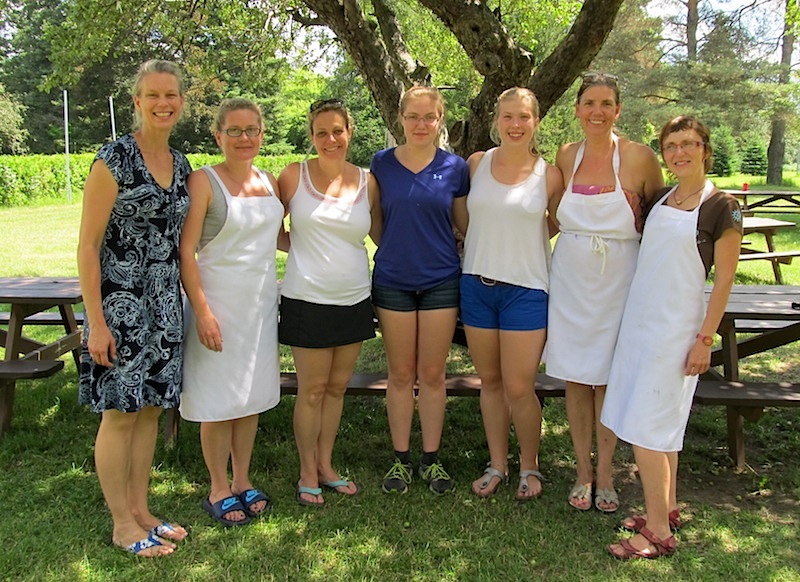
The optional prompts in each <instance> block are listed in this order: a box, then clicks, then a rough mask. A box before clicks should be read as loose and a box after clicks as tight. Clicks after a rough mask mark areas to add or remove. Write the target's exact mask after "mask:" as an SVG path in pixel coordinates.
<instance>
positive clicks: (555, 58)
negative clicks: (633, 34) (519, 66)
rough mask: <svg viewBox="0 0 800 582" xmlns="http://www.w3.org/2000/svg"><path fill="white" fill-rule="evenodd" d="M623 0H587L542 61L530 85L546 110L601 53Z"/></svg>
mask: <svg viewBox="0 0 800 582" xmlns="http://www.w3.org/2000/svg"><path fill="white" fill-rule="evenodd" d="M622 2H623V0H586V1H585V2H584V3H583V8H581V11H580V13H578V17H577V18H576V19H575V22H574V23H573V24H572V28H570V29H569V32H568V33H567V36H566V37H565V38H564V40H562V41H561V42H560V43H559V45H558V46H557V47H556V49H555V50H554V51H553V52H552V53H551V54H550V55H549V56H548V57H547V58H546V59H545V60H544V62H542V64H541V65H540V66H539V68H538V69H537V71H536V74H535V75H534V76H533V78H532V79H531V81H530V83H529V85H528V87H530V89H531V90H532V91H533V92H534V93H536V96H537V97H538V98H539V106H540V107H541V115H542V117H544V115H545V114H546V113H547V111H548V110H549V109H550V107H552V106H553V104H555V102H556V101H557V100H558V98H559V97H561V95H563V94H564V92H565V91H566V90H567V89H569V87H570V86H571V85H572V82H573V81H574V80H575V79H576V78H577V77H578V75H580V74H581V73H582V72H583V71H585V70H586V69H587V68H588V67H589V65H590V64H591V62H592V60H593V59H594V58H595V57H596V56H597V53H598V52H600V49H601V48H602V46H603V43H604V42H605V40H606V38H607V37H608V34H609V33H610V32H611V29H612V28H614V19H615V18H616V17H617V13H618V12H619V8H620V6H622Z"/></svg>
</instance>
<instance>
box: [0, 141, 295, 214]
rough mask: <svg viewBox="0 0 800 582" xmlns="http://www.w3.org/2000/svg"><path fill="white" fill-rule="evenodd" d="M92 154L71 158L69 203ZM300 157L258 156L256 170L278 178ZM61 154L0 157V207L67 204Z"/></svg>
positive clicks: (208, 158)
mask: <svg viewBox="0 0 800 582" xmlns="http://www.w3.org/2000/svg"><path fill="white" fill-rule="evenodd" d="M94 156H95V154H93V153H88V154H71V155H70V157H69V163H70V183H71V186H72V200H73V201H76V200H80V199H81V197H82V193H83V183H84V182H85V181H86V176H87V175H88V174H89V169H90V168H91V165H92V160H94ZM187 157H188V158H189V162H190V163H191V164H192V167H193V168H199V167H200V166H203V165H205V164H216V163H218V162H220V161H222V156H221V155H211V154H189V155H188V156H187ZM302 159H303V156H302V155H300V154H288V155H282V156H259V157H258V158H256V166H258V167H259V168H261V169H263V170H267V171H269V172H272V173H273V174H275V176H276V177H277V175H278V174H279V173H280V172H281V170H282V169H283V168H285V167H286V166H288V165H289V164H290V163H291V162H296V161H299V160H302ZM66 175H67V174H66V166H65V163H64V154H55V155H29V156H4V155H0V207H11V206H38V205H44V204H53V203H58V202H66V201H67V185H66V183H67V179H66Z"/></svg>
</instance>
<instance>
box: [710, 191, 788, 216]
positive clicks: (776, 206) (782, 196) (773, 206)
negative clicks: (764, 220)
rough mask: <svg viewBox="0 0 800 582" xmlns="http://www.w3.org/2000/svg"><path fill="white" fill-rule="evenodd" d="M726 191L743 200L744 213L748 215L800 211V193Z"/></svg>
mask: <svg viewBox="0 0 800 582" xmlns="http://www.w3.org/2000/svg"><path fill="white" fill-rule="evenodd" d="M725 191H726V192H728V193H730V194H732V195H733V196H736V197H737V198H739V199H740V200H741V203H742V211H743V212H746V213H752V212H785V211H789V212H796V211H800V192H790V191H786V190H727V189H726V190H725ZM754 198H757V199H756V200H754Z"/></svg>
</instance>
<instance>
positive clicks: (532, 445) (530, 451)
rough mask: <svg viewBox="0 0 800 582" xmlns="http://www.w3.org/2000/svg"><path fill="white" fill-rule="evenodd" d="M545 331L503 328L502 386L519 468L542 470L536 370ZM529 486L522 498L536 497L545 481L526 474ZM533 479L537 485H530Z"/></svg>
mask: <svg viewBox="0 0 800 582" xmlns="http://www.w3.org/2000/svg"><path fill="white" fill-rule="evenodd" d="M544 340H545V330H543V329H542V330H536V331H500V356H501V362H502V370H503V373H502V375H503V386H504V388H505V393H506V397H507V399H508V404H509V405H510V407H511V418H512V420H513V421H514V430H515V431H516V433H517V440H518V441H519V449H520V471H527V470H536V471H538V470H539V443H540V440H541V434H542V406H541V404H539V399H538V398H536V391H535V384H536V372H537V370H538V368H539V361H540V360H541V358H542V350H543V349H544ZM527 479H528V484H529V486H528V489H527V491H526V492H525V493H524V494H522V492H520V491H518V492H517V495H518V497H520V498H532V497H536V496H538V495H539V494H541V492H542V484H541V483H540V482H539V479H537V478H536V477H535V476H533V475H531V476H528V477H527ZM531 479H534V480H535V481H536V483H535V484H530V480H531Z"/></svg>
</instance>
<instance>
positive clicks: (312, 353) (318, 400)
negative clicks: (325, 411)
mask: <svg viewBox="0 0 800 582" xmlns="http://www.w3.org/2000/svg"><path fill="white" fill-rule="evenodd" d="M333 354H334V348H324V349H309V348H297V347H293V348H292V355H293V356H294V364H295V368H296V370H297V399H296V400H295V404H294V438H295V441H296V443H297V452H298V454H299V456H300V481H299V485H300V486H301V487H309V488H311V489H316V488H317V487H319V475H318V472H317V465H318V459H317V443H318V441H319V437H320V431H321V430H322V403H323V400H324V398H325V390H326V386H327V383H328V374H329V373H330V369H331V366H332V363H333ZM301 496H305V498H306V500H307V501H308V502H310V503H319V504H321V503H323V502H324V500H323V499H322V495H311V494H309V493H302V494H301Z"/></svg>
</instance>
